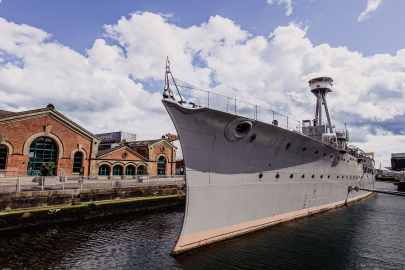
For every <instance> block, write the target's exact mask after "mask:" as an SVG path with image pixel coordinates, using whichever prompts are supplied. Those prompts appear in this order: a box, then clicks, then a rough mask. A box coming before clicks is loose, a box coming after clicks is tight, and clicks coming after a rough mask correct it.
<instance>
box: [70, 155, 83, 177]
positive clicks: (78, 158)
mask: <svg viewBox="0 0 405 270" xmlns="http://www.w3.org/2000/svg"><path fill="white" fill-rule="evenodd" d="M82 165H83V154H82V152H76V153H75V155H74V158H73V171H72V172H73V173H80V167H82Z"/></svg>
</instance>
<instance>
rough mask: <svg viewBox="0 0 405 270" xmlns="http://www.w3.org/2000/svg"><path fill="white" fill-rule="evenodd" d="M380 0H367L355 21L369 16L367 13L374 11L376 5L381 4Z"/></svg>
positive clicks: (360, 20)
mask: <svg viewBox="0 0 405 270" xmlns="http://www.w3.org/2000/svg"><path fill="white" fill-rule="evenodd" d="M381 2H382V0H368V1H367V7H366V9H365V10H363V12H362V13H361V14H360V16H359V17H358V18H357V21H358V22H362V21H364V20H366V19H368V18H370V15H369V13H370V12H372V11H375V10H376V9H377V8H378V6H379V5H380V4H381Z"/></svg>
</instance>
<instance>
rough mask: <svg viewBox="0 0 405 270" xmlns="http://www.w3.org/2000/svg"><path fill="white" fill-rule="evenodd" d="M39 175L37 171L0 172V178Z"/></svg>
mask: <svg viewBox="0 0 405 270" xmlns="http://www.w3.org/2000/svg"><path fill="white" fill-rule="evenodd" d="M40 175H41V173H40V171H38V170H29V171H27V170H0V178H1V177H17V176H40Z"/></svg>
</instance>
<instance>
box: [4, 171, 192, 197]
mask: <svg viewBox="0 0 405 270" xmlns="http://www.w3.org/2000/svg"><path fill="white" fill-rule="evenodd" d="M185 181H186V177H185V175H133V176H132V175H131V176H129V175H114V176H86V177H81V176H35V177H29V176H17V177H4V178H0V193H11V192H26V191H44V190H69V189H101V188H103V189H104V188H117V187H139V186H158V185H177V184H185Z"/></svg>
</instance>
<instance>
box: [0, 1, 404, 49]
mask: <svg viewBox="0 0 405 270" xmlns="http://www.w3.org/2000/svg"><path fill="white" fill-rule="evenodd" d="M366 6H367V0H356V1H353V0H312V1H311V0H295V1H294V0H293V2H292V8H293V11H292V14H291V15H289V16H285V5H284V4H280V5H277V4H276V3H275V4H273V5H269V4H268V3H267V2H266V1H263V0H253V1H240V0H239V1H233V0H232V1H231V0H227V1H215V0H213V1H210V0H207V1H170V2H169V1H129V0H121V1H105V0H86V1H80V0H70V1H50V0H40V1H33V0H2V3H1V5H0V17H3V18H5V19H6V20H8V21H13V22H15V23H18V24H21V23H25V24H28V25H31V26H34V27H38V28H41V29H44V30H45V31H47V32H49V33H52V35H53V38H54V39H55V40H57V41H58V42H60V43H62V44H64V45H66V46H69V47H71V48H72V49H74V50H76V51H78V52H80V53H84V52H85V50H86V48H89V47H91V46H92V44H93V42H94V40H95V39H97V38H100V37H102V35H103V25H105V24H113V23H115V22H117V21H118V20H119V19H120V18H121V17H122V16H128V15H129V14H130V13H131V12H135V11H149V12H153V13H167V14H173V18H174V19H173V20H172V21H171V23H174V24H176V25H178V26H181V27H183V28H187V27H190V26H193V25H199V24H201V23H203V22H205V21H207V20H208V18H209V17H210V16H213V15H220V16H222V17H225V18H229V19H231V20H233V21H235V22H236V23H237V24H239V25H241V27H242V29H245V30H248V31H249V32H250V33H251V34H252V35H256V36H257V35H264V36H267V35H269V33H271V32H272V31H273V30H274V28H276V27H278V26H281V25H288V24H289V22H291V21H295V22H301V23H302V24H303V25H304V26H306V25H308V26H309V30H308V32H307V35H308V37H309V38H310V40H311V41H312V43H313V44H314V45H319V44H322V43H328V44H329V45H331V46H333V47H338V46H346V47H348V48H349V50H351V51H358V52H361V53H363V55H364V56H370V55H374V54H377V53H379V54H382V53H389V54H391V55H393V54H395V53H396V52H397V51H398V50H399V49H401V48H402V47H401V46H402V44H404V42H405V36H404V35H401V34H400V33H401V32H402V30H403V26H404V23H405V16H403V10H405V1H400V0H396V1H395V0H384V1H382V2H381V4H380V5H379V6H378V9H377V10H376V11H374V12H371V13H370V18H369V19H367V20H365V21H363V22H357V18H358V17H359V15H360V13H361V12H362V11H363V10H364V9H365V8H366Z"/></svg>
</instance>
